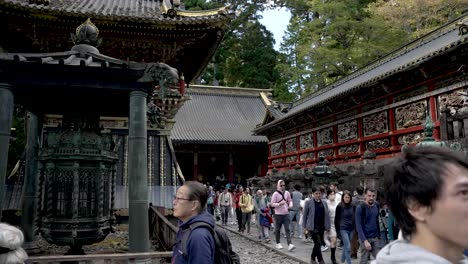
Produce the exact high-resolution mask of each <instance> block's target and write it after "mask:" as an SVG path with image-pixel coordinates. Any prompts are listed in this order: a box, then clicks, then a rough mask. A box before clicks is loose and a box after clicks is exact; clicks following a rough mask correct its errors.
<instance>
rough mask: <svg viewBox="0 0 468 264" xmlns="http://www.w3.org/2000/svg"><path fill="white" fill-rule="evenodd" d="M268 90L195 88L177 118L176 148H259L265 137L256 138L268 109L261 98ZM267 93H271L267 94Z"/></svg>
mask: <svg viewBox="0 0 468 264" xmlns="http://www.w3.org/2000/svg"><path fill="white" fill-rule="evenodd" d="M261 92H265V90H259V89H243V88H224V87H207V86H196V85H192V86H191V88H190V89H188V92H187V94H188V95H190V97H191V100H189V101H187V102H185V104H184V106H182V108H181V109H180V110H179V112H178V113H177V115H176V117H175V121H176V124H175V126H174V129H173V130H172V134H171V138H172V140H173V141H174V143H176V144H180V143H207V144H257V143H267V138H266V137H265V136H253V135H252V131H253V129H254V128H255V126H256V125H257V124H259V123H261V122H262V120H263V118H264V116H265V114H266V111H267V108H266V106H265V104H264V102H263V100H262V98H261V96H260V93H261ZM266 92H268V91H266Z"/></svg>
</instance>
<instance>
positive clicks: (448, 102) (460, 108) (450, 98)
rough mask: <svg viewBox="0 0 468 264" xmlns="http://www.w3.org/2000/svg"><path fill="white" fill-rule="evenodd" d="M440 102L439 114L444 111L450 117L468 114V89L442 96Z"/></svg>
mask: <svg viewBox="0 0 468 264" xmlns="http://www.w3.org/2000/svg"><path fill="white" fill-rule="evenodd" d="M438 100H439V113H442V112H444V111H446V112H447V114H448V115H451V116H452V115H456V114H461V113H466V112H468V89H460V90H456V91H453V92H451V93H449V94H442V95H440V96H439V98H438Z"/></svg>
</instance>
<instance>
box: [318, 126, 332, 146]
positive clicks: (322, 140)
mask: <svg viewBox="0 0 468 264" xmlns="http://www.w3.org/2000/svg"><path fill="white" fill-rule="evenodd" d="M328 144H333V127H327V128H324V129H321V130H319V131H318V133H317V145H318V146H323V145H328Z"/></svg>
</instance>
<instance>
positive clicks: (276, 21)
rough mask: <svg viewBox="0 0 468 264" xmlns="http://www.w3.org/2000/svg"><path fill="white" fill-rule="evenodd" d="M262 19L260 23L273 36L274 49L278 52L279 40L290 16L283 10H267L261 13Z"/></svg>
mask: <svg viewBox="0 0 468 264" xmlns="http://www.w3.org/2000/svg"><path fill="white" fill-rule="evenodd" d="M262 15H263V19H261V20H260V22H261V23H262V24H263V25H265V26H266V27H267V29H268V30H269V31H271V32H272V33H273V35H274V36H275V41H276V43H275V49H276V50H279V46H280V43H281V40H282V39H283V35H284V31H286V28H287V26H288V22H289V18H290V17H291V14H290V13H289V11H287V10H286V9H285V8H283V9H274V10H267V11H265V12H263V14H262Z"/></svg>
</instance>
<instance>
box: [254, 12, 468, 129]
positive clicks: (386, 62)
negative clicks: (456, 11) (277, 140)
mask: <svg viewBox="0 0 468 264" xmlns="http://www.w3.org/2000/svg"><path fill="white" fill-rule="evenodd" d="M467 25H468V14H467V15H464V16H462V17H460V18H458V19H456V20H455V21H452V22H450V23H448V24H446V25H445V26H442V27H441V28H439V29H437V30H435V31H433V32H431V33H429V34H427V35H426V36H423V37H421V38H419V39H417V40H415V41H413V42H411V43H409V44H408V45H406V46H403V47H401V48H400V49H398V50H396V51H394V52H392V53H390V54H388V55H386V56H384V57H382V58H380V59H378V60H376V61H374V62H373V63H371V64H369V65H367V66H366V67H364V68H362V69H360V70H358V71H356V72H354V73H352V74H350V75H348V76H346V77H344V78H343V79H341V80H339V81H337V82H335V83H333V84H331V85H329V86H327V87H325V88H324V89H323V90H320V91H318V92H316V93H313V94H310V95H308V96H306V97H304V98H302V99H300V100H298V101H296V102H294V104H293V107H292V108H291V110H290V111H289V112H288V113H287V114H285V115H284V116H282V117H281V118H279V119H276V120H274V121H273V122H271V123H269V124H266V125H264V126H261V127H259V128H257V129H256V132H257V133H259V132H260V131H264V130H265V129H268V128H269V127H272V126H274V125H276V124H279V123H281V122H283V121H285V120H286V119H288V118H291V117H293V116H295V115H298V114H300V113H302V112H304V111H307V110H309V109H313V108H314V107H317V106H320V105H323V104H326V103H328V102H331V101H333V100H335V99H336V98H338V97H343V96H345V95H346V94H350V93H352V92H355V91H357V90H359V89H363V88H365V87H368V86H371V85H373V84H375V83H377V82H378V81H381V80H383V79H386V78H388V77H390V76H392V75H394V74H397V73H400V72H404V71H408V70H411V69H413V68H415V67H417V66H418V65H420V64H422V63H424V62H426V61H428V60H430V59H432V58H434V57H436V56H440V55H442V54H444V53H447V52H449V51H451V50H453V49H455V48H456V47H458V46H461V45H464V44H466V43H468V34H464V35H461V34H460V32H461V27H465V30H467V29H466V28H467V27H468V26H467Z"/></svg>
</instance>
